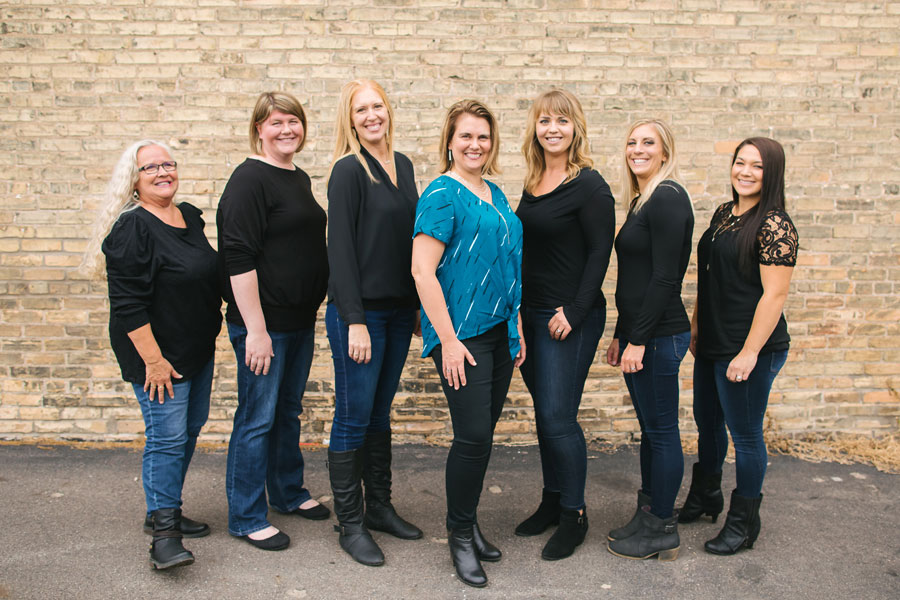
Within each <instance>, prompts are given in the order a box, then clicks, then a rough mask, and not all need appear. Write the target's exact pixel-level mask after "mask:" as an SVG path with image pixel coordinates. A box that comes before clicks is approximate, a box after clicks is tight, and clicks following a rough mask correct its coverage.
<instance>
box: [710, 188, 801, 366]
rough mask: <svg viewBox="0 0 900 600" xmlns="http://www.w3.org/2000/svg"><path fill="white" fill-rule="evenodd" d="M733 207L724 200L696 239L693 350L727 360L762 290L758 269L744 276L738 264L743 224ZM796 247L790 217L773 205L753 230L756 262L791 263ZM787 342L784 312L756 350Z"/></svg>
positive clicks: (776, 347) (740, 345)
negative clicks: (706, 227)
mask: <svg viewBox="0 0 900 600" xmlns="http://www.w3.org/2000/svg"><path fill="white" fill-rule="evenodd" d="M733 206H734V202H733V201H732V202H726V203H725V204H722V205H721V206H719V208H717V209H716V212H715V213H714V214H713V217H712V220H711V221H710V223H709V228H708V229H707V230H706V231H705V232H704V233H703V235H702V236H701V237H700V242H699V243H698V244H697V262H698V271H697V302H698V306H697V311H698V312H697V327H698V333H697V351H698V352H699V354H700V355H701V356H703V357H704V358H707V359H709V360H731V359H732V358H734V357H735V356H736V355H737V354H738V353H739V352H740V351H741V348H743V347H744V341H745V340H746V339H747V334H748V333H750V325H751V324H752V323H753V315H754V314H755V312H756V306H757V304H759V299H760V298H761V297H762V294H763V287H762V280H761V278H760V275H759V270H758V269H757V270H755V271H754V273H753V276H752V277H747V276H746V275H744V274H742V273H741V271H740V268H739V266H738V248H737V233H738V231H740V229H741V227H742V223H741V217H735V216H734V215H733V214H732V207H733ZM798 247H799V240H798V235H797V229H796V227H794V224H793V222H792V221H791V218H790V217H789V216H788V215H787V213H786V212H784V211H783V210H780V209H774V210H771V211H770V212H769V213H768V214H767V215H766V218H765V219H763V222H762V224H761V226H760V228H759V232H758V233H757V258H758V261H759V264H760V265H781V266H788V267H793V266H794V265H796V264H797V251H798ZM790 341H791V337H790V335H788V331H787V321H785V319H784V314H782V315H781V318H780V319H779V320H778V324H777V325H776V326H775V330H774V331H772V335H770V336H769V339H768V341H767V342H766V343H765V345H764V346H763V347H762V349H761V350H760V354H764V353H767V352H775V351H777V350H787V348H788V346H789V345H790Z"/></svg>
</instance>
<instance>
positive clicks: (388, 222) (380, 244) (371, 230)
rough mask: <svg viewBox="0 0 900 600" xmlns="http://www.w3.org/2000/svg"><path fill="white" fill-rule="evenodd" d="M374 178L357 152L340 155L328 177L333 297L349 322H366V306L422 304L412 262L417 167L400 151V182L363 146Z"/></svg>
mask: <svg viewBox="0 0 900 600" xmlns="http://www.w3.org/2000/svg"><path fill="white" fill-rule="evenodd" d="M362 155H363V158H364V159H365V161H366V163H367V164H368V166H369V170H371V172H372V174H373V175H374V176H375V177H376V178H377V179H378V182H377V183H376V182H373V181H372V180H371V179H370V178H369V176H368V175H367V174H366V171H365V169H363V167H362V165H361V164H360V163H359V160H357V158H356V156H353V155H350V156H345V157H344V158H342V159H340V160H339V161H337V162H336V163H335V165H334V169H332V172H331V178H330V179H329V180H328V265H329V267H330V276H329V280H328V301H329V302H334V304H335V306H336V307H337V310H338V314H339V315H340V316H341V319H343V320H344V322H346V323H348V324H358V323H365V322H366V315H365V311H366V310H384V309H390V308H416V307H417V306H418V302H419V301H418V296H417V294H416V284H415V282H414V281H413V278H412V274H411V270H410V265H411V264H412V234H413V222H414V220H415V213H416V202H417V201H418V199H419V194H418V192H417V191H416V181H415V173H414V171H413V165H412V162H410V160H409V159H408V158H407V157H406V156H404V155H403V154H400V153H399V152H394V164H395V165H396V168H397V185H394V184H393V182H391V179H390V177H389V176H388V174H387V172H385V170H384V169H383V168H382V167H381V164H380V163H379V162H378V161H377V160H375V158H374V157H373V156H372V155H371V154H369V153H368V152H366V149H365V148H363V149H362Z"/></svg>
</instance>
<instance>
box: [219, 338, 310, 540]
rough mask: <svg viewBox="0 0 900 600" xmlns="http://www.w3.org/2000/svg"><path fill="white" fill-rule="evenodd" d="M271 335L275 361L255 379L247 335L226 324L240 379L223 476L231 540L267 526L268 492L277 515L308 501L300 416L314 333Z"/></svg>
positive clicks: (273, 359) (308, 494)
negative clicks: (248, 358)
mask: <svg viewBox="0 0 900 600" xmlns="http://www.w3.org/2000/svg"><path fill="white" fill-rule="evenodd" d="M268 333H269V337H271V338H272V351H273V352H274V353H275V356H274V357H272V362H271V365H270V366H269V373H268V374H267V375H262V374H260V375H254V374H253V371H251V370H250V368H249V367H248V366H246V365H245V364H244V352H245V342H246V340H247V330H246V328H244V327H243V326H241V325H234V324H232V323H228V337H229V338H231V345H232V346H233V347H234V354H235V356H236V357H237V379H238V407H237V412H235V413H234V428H233V430H232V432H231V440H230V441H229V443H228V458H227V467H226V472H225V494H226V495H227V497H228V531H229V533H231V535H237V536H243V535H249V534H251V533H255V532H257V531H261V530H263V529H265V528H266V527H268V526H269V522H268V520H267V519H266V514H267V512H268V507H267V505H266V491H267V490H268V493H269V503H271V505H272V507H273V508H275V509H276V510H278V511H279V512H284V513H287V512H291V511H292V510H294V509H295V508H297V507H298V506H300V505H301V504H303V503H304V502H306V501H307V500H309V499H310V493H309V491H308V490H307V489H306V488H304V487H303V455H302V454H301V453H300V420H299V417H300V414H301V413H302V412H303V391H304V389H305V388H306V380H307V378H308V377H309V369H310V366H311V365H312V358H313V351H314V349H315V348H314V344H313V342H314V335H315V330H314V329H313V328H312V327H310V328H309V329H300V330H298V331H288V332H283V331H270V332H268Z"/></svg>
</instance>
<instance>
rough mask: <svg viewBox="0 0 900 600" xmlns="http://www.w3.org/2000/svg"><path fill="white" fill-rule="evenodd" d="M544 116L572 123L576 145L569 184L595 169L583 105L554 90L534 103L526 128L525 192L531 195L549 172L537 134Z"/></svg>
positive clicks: (569, 162) (572, 149) (572, 147)
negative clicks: (538, 126) (555, 116)
mask: <svg viewBox="0 0 900 600" xmlns="http://www.w3.org/2000/svg"><path fill="white" fill-rule="evenodd" d="M541 115H561V116H563V117H566V118H567V119H569V120H570V121H572V125H573V129H574V132H573V135H572V143H571V145H569V156H568V157H567V165H566V181H571V180H573V179H575V178H576V177H578V174H579V173H580V172H581V169H584V168H588V169H589V168H592V167H593V166H594V161H593V160H591V156H590V153H591V148H590V143H589V142H588V137H587V120H586V119H585V118H584V110H583V109H582V108H581V102H579V101H578V98H576V97H575V95H574V94H572V93H571V92H569V91H567V90H559V89H552V90H549V91H547V92H544V93H543V94H541V95H540V96H538V97H537V98H535V99H534V102H532V103H531V108H530V109H529V111H528V120H527V122H526V126H525V141H524V142H523V143H522V154H524V155H525V166H526V173H525V190H526V191H527V192H529V193H531V191H532V190H533V189H534V188H535V187H537V185H538V183H540V181H541V175H543V174H544V169H546V168H547V161H546V160H544V148H543V147H542V146H541V143H540V142H539V141H538V139H537V135H536V134H535V131H536V128H537V120H538V119H539V118H540V117H541Z"/></svg>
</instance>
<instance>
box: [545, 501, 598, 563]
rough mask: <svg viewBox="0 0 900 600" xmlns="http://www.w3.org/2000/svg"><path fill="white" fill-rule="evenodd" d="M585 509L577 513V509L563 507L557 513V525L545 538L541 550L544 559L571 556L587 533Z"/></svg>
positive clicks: (558, 558)
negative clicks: (548, 537) (550, 534)
mask: <svg viewBox="0 0 900 600" xmlns="http://www.w3.org/2000/svg"><path fill="white" fill-rule="evenodd" d="M587 530H588V518H587V509H586V508H585V509H584V511H582V512H581V513H579V512H578V511H577V510H567V509H563V511H562V513H560V515H559V527H557V528H556V531H555V532H554V533H553V535H552V536H550V539H549V540H547V544H546V545H545V546H544V549H543V550H542V551H541V558H543V559H544V560H560V559H562V558H567V557H569V556H572V554H573V553H574V552H575V548H577V547H578V546H580V545H581V543H582V542H583V541H584V536H585V535H587Z"/></svg>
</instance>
